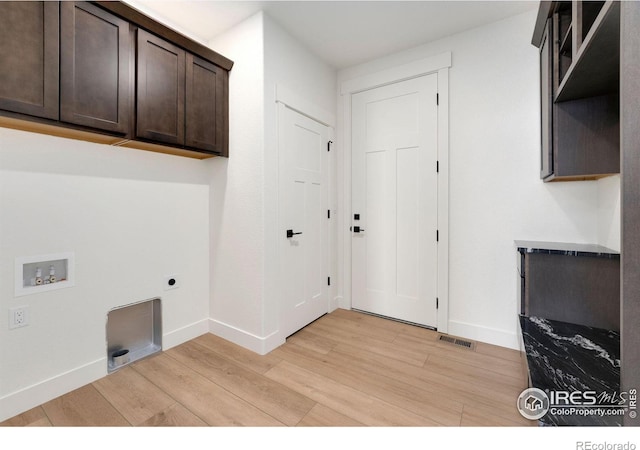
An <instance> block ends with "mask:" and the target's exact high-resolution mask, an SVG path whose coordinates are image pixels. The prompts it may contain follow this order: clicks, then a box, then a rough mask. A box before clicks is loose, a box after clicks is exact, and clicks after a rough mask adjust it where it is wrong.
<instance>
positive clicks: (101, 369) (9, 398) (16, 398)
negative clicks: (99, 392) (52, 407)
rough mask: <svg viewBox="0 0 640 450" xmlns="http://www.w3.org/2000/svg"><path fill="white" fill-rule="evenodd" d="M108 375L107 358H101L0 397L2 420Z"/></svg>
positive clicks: (0, 418)
mask: <svg viewBox="0 0 640 450" xmlns="http://www.w3.org/2000/svg"><path fill="white" fill-rule="evenodd" d="M105 375H107V358H106V357H104V358H100V359H96V360H95V361H92V362H90V363H87V364H85V365H82V366H79V367H77V368H75V369H72V370H70V371H68V372H64V373H61V374H59V375H56V376H54V377H52V378H49V379H47V380H44V381H41V382H38V383H36V384H34V385H31V386H28V387H26V388H23V389H20V390H19V391H16V392H12V393H11V394H9V395H6V396H4V397H2V398H0V422H2V421H4V420H6V419H9V418H11V417H14V416H17V415H18V414H22V413H23V412H25V411H28V410H30V409H31V408H35V407H36V406H38V405H42V404H43V403H46V402H48V401H49V400H53V399H54V398H56V397H59V396H61V395H63V394H66V393H68V392H71V391H73V390H74V389H78V388H79V387H82V386H84V385H86V384H89V383H92V382H94V381H96V380H98V379H100V378H102V377H104V376H105Z"/></svg>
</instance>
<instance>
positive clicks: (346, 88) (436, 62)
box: [340, 52, 451, 95]
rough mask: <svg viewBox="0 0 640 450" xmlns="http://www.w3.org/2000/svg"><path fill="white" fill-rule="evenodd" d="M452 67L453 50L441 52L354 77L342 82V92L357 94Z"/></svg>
mask: <svg viewBox="0 0 640 450" xmlns="http://www.w3.org/2000/svg"><path fill="white" fill-rule="evenodd" d="M449 67H451V52H445V53H441V54H439V55H435V56H432V57H429V58H424V59H419V60H417V61H412V62H410V63H407V64H403V65H401V66H398V67H393V68H391V69H387V70H383V71H380V72H375V73H372V74H368V75H364V76H361V77H358V78H353V79H351V80H347V81H345V82H343V83H342V87H341V90H340V94H342V95H345V94H355V93H357V92H361V91H366V90H367V89H374V88H377V87H380V86H384V85H386V84H391V83H398V82H400V81H404V80H408V79H410V78H415V77H419V76H421V75H426V74H428V73H434V72H437V71H439V70H440V69H445V68H449Z"/></svg>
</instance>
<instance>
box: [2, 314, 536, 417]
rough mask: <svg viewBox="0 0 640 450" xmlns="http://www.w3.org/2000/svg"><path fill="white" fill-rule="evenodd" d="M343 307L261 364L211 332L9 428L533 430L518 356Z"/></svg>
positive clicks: (58, 400)
mask: <svg viewBox="0 0 640 450" xmlns="http://www.w3.org/2000/svg"><path fill="white" fill-rule="evenodd" d="M437 336H438V334H437V333H436V332H433V331H430V330H425V329H422V328H419V327H414V326H411V325H406V324H403V323H399V322H394V321H390V320H385V319H381V318H379V317H374V316H370V315H366V314H361V313H357V312H353V311H346V310H341V309H338V310H336V311H334V312H333V313H331V314H328V315H325V316H323V317H322V318H320V319H318V320H317V321H315V322H314V323H312V324H310V325H308V326H307V327H305V328H304V329H302V330H300V331H299V332H298V333H296V334H294V335H293V336H291V337H290V338H289V339H287V342H286V344H284V345H283V346H281V347H279V348H278V349H276V350H274V351H273V352H271V353H270V354H268V355H265V356H260V355H257V354H255V353H253V352H250V351H248V350H246V349H243V348H241V347H239V346H237V345H235V344H232V343H230V342H227V341H224V340H223V339H221V338H218V337H216V336H214V335H212V334H206V335H203V336H200V337H198V338H196V339H193V340H191V341H189V342H186V343H184V344H182V345H179V346H177V347H174V348H172V349H170V350H167V351H165V352H163V353H161V354H159V355H155V356H153V357H150V358H147V359H145V360H142V361H139V362H136V363H134V364H131V365H129V366H128V367H125V368H123V369H121V370H119V371H117V372H115V373H113V374H110V375H108V376H106V377H104V378H102V379H100V380H98V381H96V382H94V383H91V384H89V385H86V386H84V387H82V388H80V389H76V390H74V391H72V392H69V393H68V394H65V395H63V396H61V397H58V398H56V399H54V400H51V401H50V402H47V403H45V404H43V405H41V406H38V407H37V408H34V409H32V410H30V411H27V412H25V413H23V414H21V415H19V416H16V417H14V418H12V419H9V420H7V421H5V422H2V423H0V426H143V427H147V426H162V427H166V426H185V427H186V426H189V427H191V426H236V425H238V426H301V427H311V426H348V427H355V426H421V427H422V426H474V427H475V426H533V425H535V422H532V421H528V420H525V419H523V418H522V417H521V416H520V414H519V413H518V411H517V410H516V406H515V404H516V399H517V397H518V395H519V394H520V392H521V391H522V390H523V389H524V388H525V387H526V378H525V373H524V369H523V365H522V362H521V359H520V354H519V353H518V352H516V351H514V350H510V349H505V348H501V347H496V346H492V345H488V344H483V343H478V344H477V346H476V349H475V350H468V349H463V348H457V347H455V346H452V345H451V344H446V343H441V342H439V341H438V340H437Z"/></svg>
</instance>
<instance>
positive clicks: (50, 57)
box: [0, 1, 59, 119]
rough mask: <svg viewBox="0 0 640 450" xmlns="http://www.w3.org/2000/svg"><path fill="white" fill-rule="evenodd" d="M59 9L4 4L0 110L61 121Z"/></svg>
mask: <svg viewBox="0 0 640 450" xmlns="http://www.w3.org/2000/svg"><path fill="white" fill-rule="evenodd" d="M58 6H59V5H58V2H3V1H0V109H4V110H7V111H12V112H16V113H22V114H28V115H31V116H36V117H43V118H47V119H57V118H58V98H59V97H58V93H59V89H58V79H59V75H58V67H59V64H58V43H59V39H58V33H59V11H58Z"/></svg>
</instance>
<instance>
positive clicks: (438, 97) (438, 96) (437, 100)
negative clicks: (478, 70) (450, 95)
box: [436, 94, 440, 105]
mask: <svg viewBox="0 0 640 450" xmlns="http://www.w3.org/2000/svg"><path fill="white" fill-rule="evenodd" d="M439 104H440V94H436V105H439Z"/></svg>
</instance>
